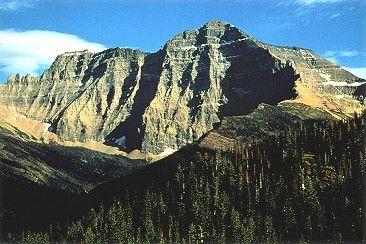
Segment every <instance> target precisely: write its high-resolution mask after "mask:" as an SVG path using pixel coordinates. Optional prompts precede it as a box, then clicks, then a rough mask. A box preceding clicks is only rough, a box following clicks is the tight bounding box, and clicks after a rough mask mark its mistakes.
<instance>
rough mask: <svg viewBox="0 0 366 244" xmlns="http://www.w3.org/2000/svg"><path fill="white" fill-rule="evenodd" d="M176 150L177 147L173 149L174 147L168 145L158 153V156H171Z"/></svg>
mask: <svg viewBox="0 0 366 244" xmlns="http://www.w3.org/2000/svg"><path fill="white" fill-rule="evenodd" d="M176 151H177V149H173V148H170V147H166V148H165V149H164V151H163V152H162V153H160V154H159V155H158V158H164V157H166V156H169V155H170V154H173V153H174V152H176Z"/></svg>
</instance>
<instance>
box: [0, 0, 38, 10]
mask: <svg viewBox="0 0 366 244" xmlns="http://www.w3.org/2000/svg"><path fill="white" fill-rule="evenodd" d="M36 2H38V0H1V2H0V11H1V10H2V11H6V10H16V9H19V8H31V7H33V5H34V4H35V3H36Z"/></svg>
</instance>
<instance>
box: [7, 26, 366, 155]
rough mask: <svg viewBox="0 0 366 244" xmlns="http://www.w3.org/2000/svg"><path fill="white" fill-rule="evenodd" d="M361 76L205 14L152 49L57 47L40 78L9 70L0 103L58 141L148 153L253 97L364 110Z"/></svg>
mask: <svg viewBox="0 0 366 244" xmlns="http://www.w3.org/2000/svg"><path fill="white" fill-rule="evenodd" d="M364 83H365V81H364V80H362V79H359V78H357V77H355V76H353V75H352V74H350V73H348V72H347V71H345V70H343V69H341V68H340V67H339V66H337V65H335V64H333V63H331V62H329V61H327V60H325V59H323V58H321V57H319V56H318V55H316V54H315V53H313V52H312V51H311V50H308V49H303V48H290V47H278V46H272V45H269V44H265V43H263V42H260V41H258V40H255V39H254V38H252V37H250V36H248V35H247V34H245V33H243V32H242V31H240V30H239V29H237V28H236V27H234V26H232V25H230V24H227V23H224V22H221V21H212V22H209V23H207V24H205V25H204V26H203V27H201V28H200V29H198V30H188V31H184V32H182V33H180V34H178V35H177V36H175V37H174V38H173V39H172V40H170V41H168V42H167V43H166V45H165V46H164V47H163V48H162V49H161V50H159V51H158V52H156V53H145V52H142V51H138V50H132V49H121V48H115V49H108V50H105V51H103V52H100V53H91V52H88V51H81V52H73V53H65V54H62V55H60V56H58V57H57V58H56V60H55V61H54V63H53V64H52V66H51V67H50V68H49V69H47V70H46V71H45V72H44V73H43V74H42V76H41V77H39V78H34V77H30V76H25V77H19V76H16V77H9V78H8V82H7V84H5V85H1V86H0V106H2V108H4V109H5V108H6V109H8V110H9V111H10V110H11V111H13V112H14V113H15V114H17V115H19V116H25V117H27V118H29V119H33V120H36V121H40V122H43V123H45V124H46V125H47V126H46V127H47V128H46V129H47V130H48V131H49V132H50V133H54V134H56V135H57V137H58V138H60V139H61V140H68V141H79V142H88V141H90V140H93V141H100V142H103V143H105V144H107V145H111V146H118V147H119V148H121V149H122V150H124V151H132V150H135V149H139V150H142V151H143V152H151V153H155V154H159V153H162V152H164V151H170V150H171V149H177V148H179V147H181V146H184V145H185V144H187V143H190V142H192V141H194V140H197V139H199V138H200V137H201V136H202V135H204V134H205V133H206V132H208V131H209V130H211V129H213V128H214V126H215V124H218V123H219V122H220V121H221V120H222V118H224V117H227V116H235V115H245V114H249V113H250V112H252V111H253V110H254V109H255V108H257V107H258V105H259V104H260V103H266V104H270V105H277V104H278V103H280V102H286V103H289V104H291V103H296V104H307V105H310V106H312V107H315V108H318V109H319V110H322V111H324V112H326V113H330V114H332V115H333V116H336V117H342V116H345V115H347V114H351V113H353V112H359V111H361V110H362V109H363V99H364V97H365V90H364V85H363V84H364Z"/></svg>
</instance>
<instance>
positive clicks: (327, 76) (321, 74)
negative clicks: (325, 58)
mask: <svg viewBox="0 0 366 244" xmlns="http://www.w3.org/2000/svg"><path fill="white" fill-rule="evenodd" d="M319 75H320V76H321V77H322V78H324V79H325V80H326V81H328V82H330V81H331V79H330V78H331V75H329V74H324V73H319Z"/></svg>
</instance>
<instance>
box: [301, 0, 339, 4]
mask: <svg viewBox="0 0 366 244" xmlns="http://www.w3.org/2000/svg"><path fill="white" fill-rule="evenodd" d="M344 1H345V0H296V3H298V4H303V5H312V4H319V3H337V2H344Z"/></svg>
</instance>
